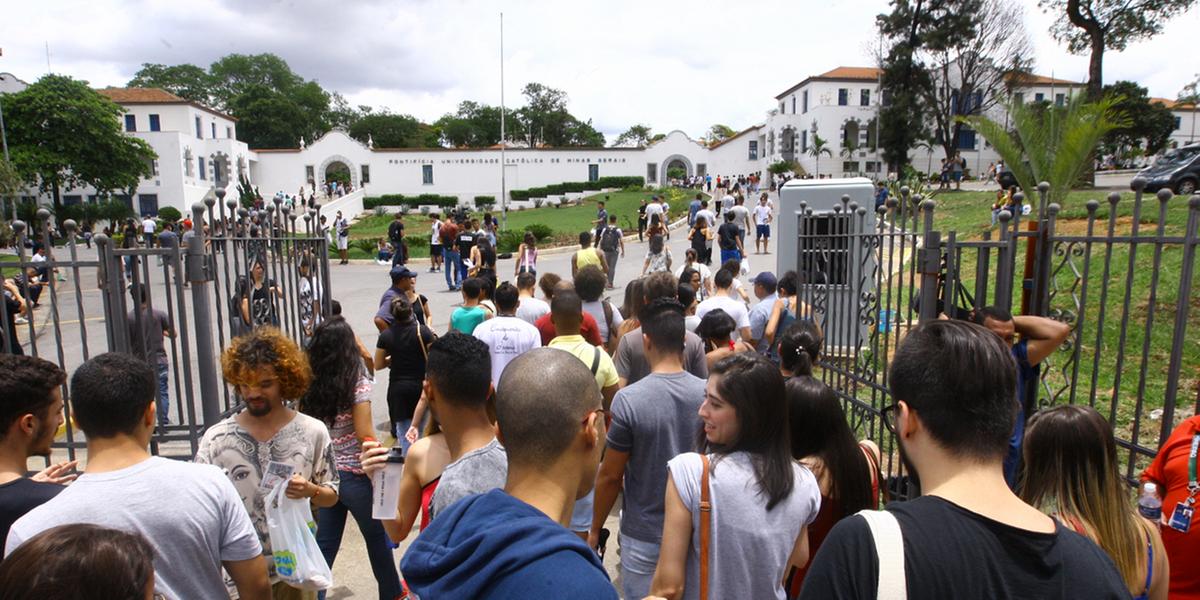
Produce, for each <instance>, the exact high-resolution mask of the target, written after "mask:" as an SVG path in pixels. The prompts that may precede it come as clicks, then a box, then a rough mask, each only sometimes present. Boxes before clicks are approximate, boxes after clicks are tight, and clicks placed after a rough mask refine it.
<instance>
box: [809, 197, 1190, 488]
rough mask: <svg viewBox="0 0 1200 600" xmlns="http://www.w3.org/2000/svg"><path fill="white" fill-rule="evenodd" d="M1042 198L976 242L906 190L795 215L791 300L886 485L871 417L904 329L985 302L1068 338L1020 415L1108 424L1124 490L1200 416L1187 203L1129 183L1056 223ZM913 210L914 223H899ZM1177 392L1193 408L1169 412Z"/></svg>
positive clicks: (891, 442) (824, 374) (960, 314)
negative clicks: (817, 330)
mask: <svg viewBox="0 0 1200 600" xmlns="http://www.w3.org/2000/svg"><path fill="white" fill-rule="evenodd" d="M1047 189H1048V186H1046V185H1045V184H1043V185H1042V186H1039V190H1038V203H1037V205H1036V206H1035V207H1033V210H1032V211H1031V213H1030V214H1029V215H1028V216H1027V217H1025V216H1022V215H1020V214H1015V215H1014V214H1010V213H1009V212H1007V211H1004V212H1001V213H1000V214H999V215H998V221H997V225H996V228H995V230H994V231H992V230H989V231H986V232H984V233H983V234H982V235H981V236H980V237H978V238H976V239H961V238H960V237H959V236H958V235H957V234H956V232H954V231H941V230H939V228H938V227H937V226H936V222H937V221H936V214H935V206H936V204H935V202H934V201H933V200H931V199H925V200H922V199H921V198H920V197H916V196H914V197H912V198H910V197H909V196H908V190H907V189H905V190H902V197H901V198H900V199H899V202H898V201H897V200H896V199H892V200H891V201H889V203H888V204H887V205H886V206H883V207H880V208H879V210H878V212H877V215H876V218H875V219H874V220H872V219H869V218H868V214H867V209H866V208H865V207H860V206H857V205H855V204H854V203H852V202H850V201H849V198H848V197H847V198H843V202H842V205H841V206H838V207H835V210H834V211H833V212H832V213H825V214H814V213H813V212H812V210H811V209H808V208H806V207H805V206H804V205H803V204H802V205H801V211H800V214H799V215H797V219H798V226H797V231H798V232H799V236H798V237H799V239H798V240H797V244H798V246H797V256H798V259H799V260H798V269H797V271H798V273H800V274H801V280H802V282H804V283H803V284H802V285H801V286H800V290H799V294H800V300H801V301H803V302H804V303H805V304H807V305H808V306H809V307H810V309H809V310H811V313H812V314H811V316H812V317H813V318H814V319H815V320H816V321H817V322H818V323H819V324H821V326H822V328H823V329H824V331H825V337H826V339H827V340H838V341H839V342H838V343H837V344H833V345H827V347H826V348H825V349H824V351H823V352H824V355H823V357H822V359H821V360H820V362H819V365H820V367H821V369H820V375H819V376H820V377H821V378H822V379H823V380H824V381H825V382H826V383H828V384H829V385H830V386H831V387H833V388H834V389H835V390H836V391H837V393H838V394H839V395H840V397H841V398H842V399H843V401H844V403H845V408H846V412H847V416H848V418H849V419H850V422H851V426H852V427H854V428H855V430H856V431H857V432H858V433H859V435H861V436H863V437H869V438H871V439H874V440H877V441H878V442H879V443H880V447H881V449H882V450H883V453H884V463H885V464H884V465H883V466H884V469H885V471H886V472H887V473H888V474H890V475H892V476H898V475H901V474H902V471H903V469H902V465H901V464H900V461H899V458H898V456H899V455H898V449H897V447H896V443H895V439H894V438H893V436H892V435H891V434H890V433H889V432H888V431H887V429H886V428H885V427H883V425H882V421H881V420H880V411H881V410H882V409H883V408H884V407H886V406H888V405H889V404H890V403H891V402H892V398H891V397H890V395H889V393H888V389H887V383H888V381H887V378H888V367H889V361H890V359H891V356H892V353H893V352H894V351H895V350H896V348H897V346H898V344H899V343H900V341H901V340H902V339H903V338H904V335H905V333H906V332H907V331H908V329H909V328H910V327H912V326H913V325H915V324H916V323H917V322H920V321H923V320H927V319H936V318H939V315H941V314H945V316H947V317H949V318H966V317H967V314H966V313H967V312H969V311H970V310H972V309H974V308H977V307H982V306H985V305H994V306H998V307H1001V308H1004V309H1007V310H1010V311H1011V312H1013V313H1014V314H1032V315H1039V316H1046V317H1050V318H1053V319H1055V320H1058V321H1061V322H1064V323H1067V324H1068V325H1070V326H1071V328H1072V331H1071V336H1070V338H1069V340H1068V341H1067V343H1065V344H1063V345H1062V346H1061V347H1060V348H1059V350H1058V351H1057V352H1055V353H1054V354H1053V355H1052V356H1051V357H1049V358H1047V359H1046V360H1045V361H1043V363H1042V366H1041V368H1040V377H1039V379H1038V380H1037V381H1036V382H1034V383H1033V385H1031V386H1030V389H1029V390H1026V394H1027V397H1026V401H1027V405H1028V406H1033V407H1035V408H1043V407H1047V406H1052V405H1055V404H1062V403H1077V402H1079V403H1082V402H1086V403H1088V404H1090V405H1091V406H1093V407H1095V408H1096V409H1097V410H1099V411H1100V412H1101V413H1102V414H1105V415H1106V416H1107V417H1108V418H1109V422H1110V423H1111V424H1112V425H1113V428H1114V433H1115V437H1116V439H1117V443H1118V448H1119V452H1120V453H1121V457H1120V458H1121V461H1122V465H1123V475H1124V476H1125V477H1126V478H1127V479H1128V480H1129V481H1131V482H1132V481H1135V480H1136V478H1137V476H1138V474H1139V472H1140V470H1141V469H1142V468H1143V467H1144V466H1145V465H1146V464H1148V462H1149V460H1150V459H1151V458H1152V457H1153V456H1154V454H1155V453H1156V451H1157V449H1158V447H1159V446H1160V445H1161V444H1162V442H1163V441H1164V440H1165V439H1166V437H1167V436H1168V435H1169V433H1170V432H1171V429H1172V428H1173V427H1174V425H1175V424H1176V422H1177V420H1178V419H1179V418H1180V412H1181V411H1183V412H1184V415H1183V416H1184V417H1186V416H1188V414H1190V413H1191V412H1192V411H1195V410H1196V406H1195V404H1196V403H1200V384H1198V381H1200V339H1197V336H1196V335H1195V334H1194V333H1193V335H1192V336H1188V335H1187V334H1188V329H1189V327H1191V329H1192V331H1193V332H1195V331H1197V329H1196V328H1197V327H1198V326H1200V322H1198V321H1200V313H1198V311H1194V310H1191V309H1192V308H1193V307H1192V305H1193V304H1197V303H1198V300H1197V298H1196V297H1195V294H1194V292H1193V286H1192V280H1193V277H1194V274H1195V268H1196V258H1197V257H1196V254H1197V246H1198V245H1200V235H1198V229H1200V196H1193V197H1191V198H1190V199H1184V198H1173V197H1172V196H1171V194H1170V192H1169V191H1162V192H1159V193H1158V194H1157V195H1156V196H1152V197H1148V196H1146V195H1144V194H1143V193H1142V189H1141V185H1140V182H1136V183H1135V190H1134V191H1133V193H1132V199H1130V198H1129V196H1130V195H1129V194H1124V195H1122V194H1117V193H1113V194H1110V195H1109V196H1108V198H1107V202H1106V203H1101V202H1099V201H1090V202H1088V203H1087V204H1086V206H1085V207H1082V208H1080V209H1072V210H1064V209H1062V207H1060V206H1058V205H1057V204H1048V203H1047V201H1046V192H1047ZM910 202H912V203H914V204H917V205H919V207H920V210H919V214H916V215H911V216H910V215H908V214H907V212H908V211H904V210H900V207H902V206H908V205H910V204H909V203H910ZM819 221H820V222H821V224H819V225H818V222H819ZM872 222H873V223H874V224H873V225H872V224H871V223H872ZM1022 225H1024V227H1022ZM1189 389H1194V390H1196V391H1195V392H1194V393H1195V394H1196V398H1195V400H1194V401H1193V402H1192V406H1188V401H1187V400H1186V399H1185V400H1184V402H1182V403H1181V402H1180V397H1181V396H1182V395H1184V394H1189V393H1192V392H1189ZM1181 407H1182V408H1181Z"/></svg>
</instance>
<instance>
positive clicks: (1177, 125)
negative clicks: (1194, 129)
mask: <svg viewBox="0 0 1200 600" xmlns="http://www.w3.org/2000/svg"><path fill="white" fill-rule="evenodd" d="M1182 126H1183V117H1175V129H1179V128H1180V127H1182Z"/></svg>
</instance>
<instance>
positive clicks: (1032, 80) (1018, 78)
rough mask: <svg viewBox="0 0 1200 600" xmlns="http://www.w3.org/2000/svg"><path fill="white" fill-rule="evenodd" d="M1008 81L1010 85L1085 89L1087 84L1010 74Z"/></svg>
mask: <svg viewBox="0 0 1200 600" xmlns="http://www.w3.org/2000/svg"><path fill="white" fill-rule="evenodd" d="M1007 79H1008V81H1009V82H1010V83H1015V84H1018V85H1062V86H1068V87H1083V86H1085V85H1087V84H1086V83H1080V82H1078V81H1071V80H1069V79H1056V78H1054V77H1046V76H1045V75H1038V74H1035V73H1017V72H1013V73H1009V74H1008V75H1007Z"/></svg>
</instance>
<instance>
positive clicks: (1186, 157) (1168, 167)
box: [1137, 144, 1200, 196]
mask: <svg viewBox="0 0 1200 600" xmlns="http://www.w3.org/2000/svg"><path fill="white" fill-rule="evenodd" d="M1137 176H1138V177H1141V178H1142V179H1145V180H1146V191H1148V192H1157V191H1158V190H1160V189H1163V188H1167V189H1170V190H1172V191H1174V192H1175V193H1176V194H1178V195H1180V196H1191V195H1192V194H1195V193H1196V189H1197V184H1198V183H1200V144H1190V145H1187V146H1183V147H1181V148H1176V149H1174V150H1171V151H1169V152H1167V153H1166V154H1164V155H1163V156H1162V158H1160V159H1158V160H1157V161H1156V162H1155V163H1154V164H1153V165H1152V166H1149V167H1147V168H1145V169H1142V170H1141V171H1140V172H1138V175H1137Z"/></svg>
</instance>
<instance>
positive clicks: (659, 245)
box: [642, 234, 671, 277]
mask: <svg viewBox="0 0 1200 600" xmlns="http://www.w3.org/2000/svg"><path fill="white" fill-rule="evenodd" d="M670 270H671V249H670V248H668V247H667V245H666V242H664V241H663V236H661V235H658V234H655V235H651V236H650V243H648V244H646V262H644V263H643V264H642V276H643V277H645V276H646V275H648V274H650V273H657V272H659V271H668V272H669V271H670Z"/></svg>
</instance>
